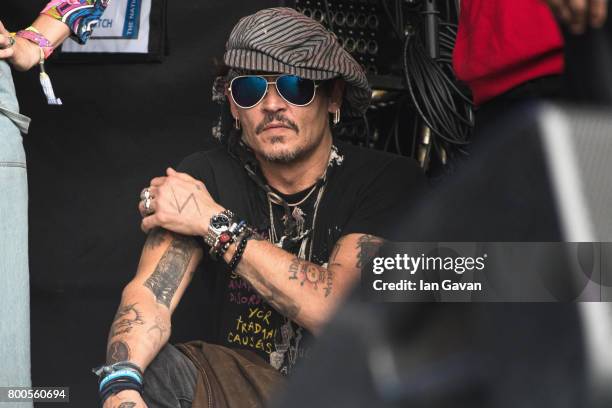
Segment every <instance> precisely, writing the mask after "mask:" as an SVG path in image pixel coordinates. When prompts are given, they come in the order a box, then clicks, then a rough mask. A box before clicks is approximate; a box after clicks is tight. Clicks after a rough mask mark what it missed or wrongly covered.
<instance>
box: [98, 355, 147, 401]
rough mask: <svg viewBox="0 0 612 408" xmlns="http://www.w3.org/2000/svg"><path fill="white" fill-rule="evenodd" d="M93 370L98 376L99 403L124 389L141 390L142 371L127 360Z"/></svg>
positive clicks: (140, 391)
mask: <svg viewBox="0 0 612 408" xmlns="http://www.w3.org/2000/svg"><path fill="white" fill-rule="evenodd" d="M93 372H94V373H95V374H96V375H97V376H98V377H100V382H99V392H100V403H101V405H102V406H103V405H104V402H105V401H106V400H107V399H108V398H109V397H110V396H111V395H114V394H117V393H119V392H121V391H125V390H134V391H138V392H139V393H140V394H142V392H143V373H142V370H141V369H140V367H138V366H137V365H136V364H133V363H130V362H129V361H120V362H118V363H115V364H112V365H106V366H102V367H98V368H94V370H93Z"/></svg>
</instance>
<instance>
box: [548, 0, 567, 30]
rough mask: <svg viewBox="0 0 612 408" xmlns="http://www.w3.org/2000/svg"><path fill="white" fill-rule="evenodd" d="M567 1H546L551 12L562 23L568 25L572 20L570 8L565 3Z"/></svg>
mask: <svg viewBox="0 0 612 408" xmlns="http://www.w3.org/2000/svg"><path fill="white" fill-rule="evenodd" d="M566 1H567V0H548V5H549V6H550V8H551V10H552V12H553V13H554V14H555V15H556V16H557V17H558V18H559V19H560V20H561V21H563V22H564V23H566V24H569V22H570V21H571V18H572V13H571V12H570V8H569V6H568V5H567V3H566Z"/></svg>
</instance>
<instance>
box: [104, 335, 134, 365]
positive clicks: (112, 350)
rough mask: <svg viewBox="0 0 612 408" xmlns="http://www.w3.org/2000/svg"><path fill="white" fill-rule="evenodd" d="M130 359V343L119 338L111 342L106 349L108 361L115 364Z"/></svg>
mask: <svg viewBox="0 0 612 408" xmlns="http://www.w3.org/2000/svg"><path fill="white" fill-rule="evenodd" d="M129 359H130V348H129V347H128V345H127V344H126V343H125V342H123V341H121V340H119V341H115V342H113V343H111V345H110V346H108V350H107V351H106V363H107V364H114V363H118V362H119V361H126V360H129Z"/></svg>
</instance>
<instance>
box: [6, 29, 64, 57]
mask: <svg viewBox="0 0 612 408" xmlns="http://www.w3.org/2000/svg"><path fill="white" fill-rule="evenodd" d="M15 35H16V36H17V37H21V38H23V39H26V40H28V41H30V42H33V43H34V44H36V45H38V46H39V47H40V49H41V50H42V51H43V54H44V56H45V59H47V58H49V56H50V55H51V54H52V53H53V50H54V48H53V44H51V41H49V40H48V39H47V38H46V37H45V36H44V35H42V34H41V33H40V31H38V30H37V29H36V28H35V27H32V26H30V27H28V28H26V29H25V30H21V31H18V32H17V34H15Z"/></svg>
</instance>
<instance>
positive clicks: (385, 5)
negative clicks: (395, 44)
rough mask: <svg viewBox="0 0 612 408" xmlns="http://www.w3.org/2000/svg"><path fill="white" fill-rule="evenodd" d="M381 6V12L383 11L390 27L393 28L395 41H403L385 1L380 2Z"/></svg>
mask: <svg viewBox="0 0 612 408" xmlns="http://www.w3.org/2000/svg"><path fill="white" fill-rule="evenodd" d="M381 3H382V6H383V10H384V11H385V14H386V15H387V18H388V19H389V23H390V24H391V27H392V28H393V32H394V33H395V35H396V36H397V39H398V40H400V41H403V39H404V36H403V35H402V32H401V31H400V30H399V29H398V28H397V25H396V24H395V21H394V20H395V19H394V18H393V15H392V14H391V11H390V10H389V5H388V4H387V0H382V2H381Z"/></svg>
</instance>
